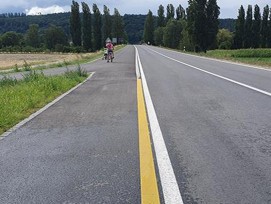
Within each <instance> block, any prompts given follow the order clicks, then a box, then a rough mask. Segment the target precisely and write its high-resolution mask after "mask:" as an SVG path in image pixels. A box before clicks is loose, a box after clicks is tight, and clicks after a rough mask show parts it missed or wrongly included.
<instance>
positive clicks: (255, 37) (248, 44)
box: [234, 5, 271, 49]
mask: <svg viewBox="0 0 271 204" xmlns="http://www.w3.org/2000/svg"><path fill="white" fill-rule="evenodd" d="M259 47H261V48H271V9H270V8H269V6H268V5H266V6H265V7H264V9H263V14H262V16H261V11H260V8H259V6H258V5H255V6H254V14H253V8H252V5H248V8H247V12H246V14H245V9H244V7H243V6H241V7H240V9H239V14H238V17H237V21H236V27H235V36H234V48H238V49H239V48H259Z"/></svg>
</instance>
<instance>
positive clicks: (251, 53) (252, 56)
mask: <svg viewBox="0 0 271 204" xmlns="http://www.w3.org/2000/svg"><path fill="white" fill-rule="evenodd" d="M200 55H201V56H206V57H213V58H217V59H225V60H231V61H235V62H241V63H247V64H252V65H258V66H264V67H268V68H271V49H241V50H210V51H207V53H202V54H200Z"/></svg>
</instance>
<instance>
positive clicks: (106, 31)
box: [102, 5, 112, 42]
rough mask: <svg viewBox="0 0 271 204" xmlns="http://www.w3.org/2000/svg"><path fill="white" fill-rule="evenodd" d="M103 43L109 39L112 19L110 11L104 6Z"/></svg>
mask: <svg viewBox="0 0 271 204" xmlns="http://www.w3.org/2000/svg"><path fill="white" fill-rule="evenodd" d="M102 30H103V42H105V40H106V39H107V38H111V37H112V36H111V32H112V18H111V16H110V10H109V8H108V7H107V6H105V5H104V15H103V29H102Z"/></svg>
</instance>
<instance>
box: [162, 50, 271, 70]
mask: <svg viewBox="0 0 271 204" xmlns="http://www.w3.org/2000/svg"><path fill="white" fill-rule="evenodd" d="M166 50H167V51H169V52H175V53H179V54H184V55H188V56H192V57H198V58H201V59H207V60H212V61H217V62H223V63H227V64H234V65H238V66H242V67H249V68H253V69H260V70H263V71H268V72H271V69H268V68H264V67H260V66H253V65H250V64H245V63H241V62H232V61H229V60H223V59H216V58H212V57H204V56H198V55H193V54H188V53H184V52H178V51H175V50H168V49H166Z"/></svg>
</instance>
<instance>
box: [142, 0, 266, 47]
mask: <svg viewBox="0 0 271 204" xmlns="http://www.w3.org/2000/svg"><path fill="white" fill-rule="evenodd" d="M219 15H220V8H219V6H218V5H217V1H216V0H208V1H207V0H189V1H188V8H187V9H184V8H183V7H182V5H179V6H178V7H177V8H174V6H173V5H172V4H168V5H167V7H166V9H165V7H164V6H163V5H160V6H159V8H158V11H157V17H155V16H153V14H152V12H151V11H150V10H149V12H148V14H147V17H146V19H145V26H144V37H143V39H144V42H146V43H149V44H153V45H158V46H165V47H169V48H175V49H185V50H189V51H196V52H199V51H204V52H206V50H209V49H217V48H219V49H240V48H259V47H261V48H270V47H271V9H270V8H269V6H268V5H267V6H266V7H264V10H263V14H262V16H261V13H260V8H259V6H258V5H255V7H254V15H253V11H252V6H251V5H249V6H248V9H247V14H246V15H245V11H244V8H243V6H241V8H240V9H239V15H238V18H237V20H233V19H229V20H227V21H221V19H219ZM220 23H224V25H226V24H225V23H227V24H228V25H227V27H228V28H229V29H225V28H223V29H222V28H221V27H219V24H220ZM234 24H235V26H233V25H234ZM220 26H221V25H220ZM233 27H234V28H235V30H234V31H232V30H233V29H232V28H233ZM219 28H220V29H219Z"/></svg>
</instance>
